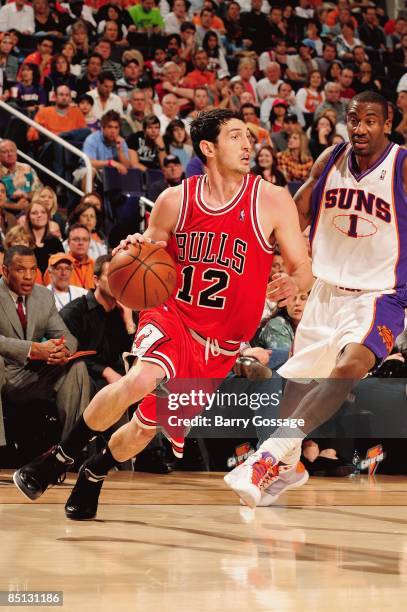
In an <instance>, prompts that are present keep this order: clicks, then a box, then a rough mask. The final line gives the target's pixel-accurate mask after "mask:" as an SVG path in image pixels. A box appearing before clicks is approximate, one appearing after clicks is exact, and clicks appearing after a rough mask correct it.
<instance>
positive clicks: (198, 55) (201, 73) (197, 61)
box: [183, 49, 216, 97]
mask: <svg viewBox="0 0 407 612" xmlns="http://www.w3.org/2000/svg"><path fill="white" fill-rule="evenodd" d="M192 59H193V62H194V66H195V70H192V72H188V73H187V74H186V76H185V79H184V82H183V86H184V87H187V88H188V87H190V88H192V89H196V88H197V87H205V86H207V87H208V89H209V90H210V91H211V92H212V95H213V96H214V97H216V85H215V81H216V78H215V73H214V72H210V70H207V68H208V63H209V59H208V54H207V53H206V51H204V50H203V49H198V51H196V52H195V54H194V55H193V58H192Z"/></svg>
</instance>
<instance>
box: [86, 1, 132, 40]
mask: <svg viewBox="0 0 407 612" xmlns="http://www.w3.org/2000/svg"><path fill="white" fill-rule="evenodd" d="M122 4H123V3H122ZM95 19H96V22H97V24H98V28H97V29H98V34H101V33H102V32H103V31H104V29H105V24H106V23H107V22H108V21H114V22H115V23H117V25H118V26H119V33H120V36H121V39H123V38H126V36H127V31H128V30H127V28H128V26H129V25H130V24H131V23H132V20H131V18H130V15H129V14H128V12H127V11H125V10H122V8H121V6H120V3H119V4H113V2H110V3H108V4H105V5H104V6H102V7H101V8H100V9H99V10H98V12H97V14H96V17H95Z"/></svg>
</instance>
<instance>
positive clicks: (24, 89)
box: [10, 64, 48, 118]
mask: <svg viewBox="0 0 407 612" xmlns="http://www.w3.org/2000/svg"><path fill="white" fill-rule="evenodd" d="M47 99H48V98H47V94H46V92H45V89H44V88H43V87H42V86H41V85H40V71H39V70H38V66H37V65H36V64H23V65H22V66H21V69H20V78H19V81H18V82H17V83H15V84H14V85H13V87H12V88H11V97H10V103H13V104H14V105H15V106H16V107H17V108H18V110H20V111H22V112H25V113H26V114H27V115H28V116H29V117H30V118H32V117H33V116H34V115H35V113H37V112H38V109H39V108H40V106H44V105H45V104H46V103H47Z"/></svg>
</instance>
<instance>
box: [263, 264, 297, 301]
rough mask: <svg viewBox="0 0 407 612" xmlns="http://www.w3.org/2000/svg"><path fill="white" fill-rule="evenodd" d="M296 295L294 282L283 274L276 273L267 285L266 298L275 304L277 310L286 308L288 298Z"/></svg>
mask: <svg viewBox="0 0 407 612" xmlns="http://www.w3.org/2000/svg"><path fill="white" fill-rule="evenodd" d="M297 293H298V287H297V284H296V283H295V281H294V280H293V279H292V278H291V276H288V274H285V273H283V272H277V273H276V274H273V276H272V277H271V283H269V284H268V285H267V294H266V295H267V297H268V298H269V299H270V300H273V302H277V304H278V306H279V308H283V307H284V306H287V304H288V301H289V299H290V298H292V297H294V296H295V295H297Z"/></svg>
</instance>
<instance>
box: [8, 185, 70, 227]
mask: <svg viewBox="0 0 407 612" xmlns="http://www.w3.org/2000/svg"><path fill="white" fill-rule="evenodd" d="M32 202H37V203H39V204H42V205H43V206H45V208H46V209H47V210H48V212H49V214H50V222H49V227H50V234H51V235H52V236H56V237H57V238H61V237H62V234H63V233H64V226H65V221H64V218H63V217H62V215H61V213H60V212H59V211H58V200H57V194H56V193H55V191H54V190H53V189H52V188H51V187H49V186H48V185H45V187H40V188H39V189H37V191H35V192H34V195H33V197H32ZM22 217H24V223H25V215H21V216H20V217H19V218H18V220H19V221H21V219H22Z"/></svg>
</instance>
